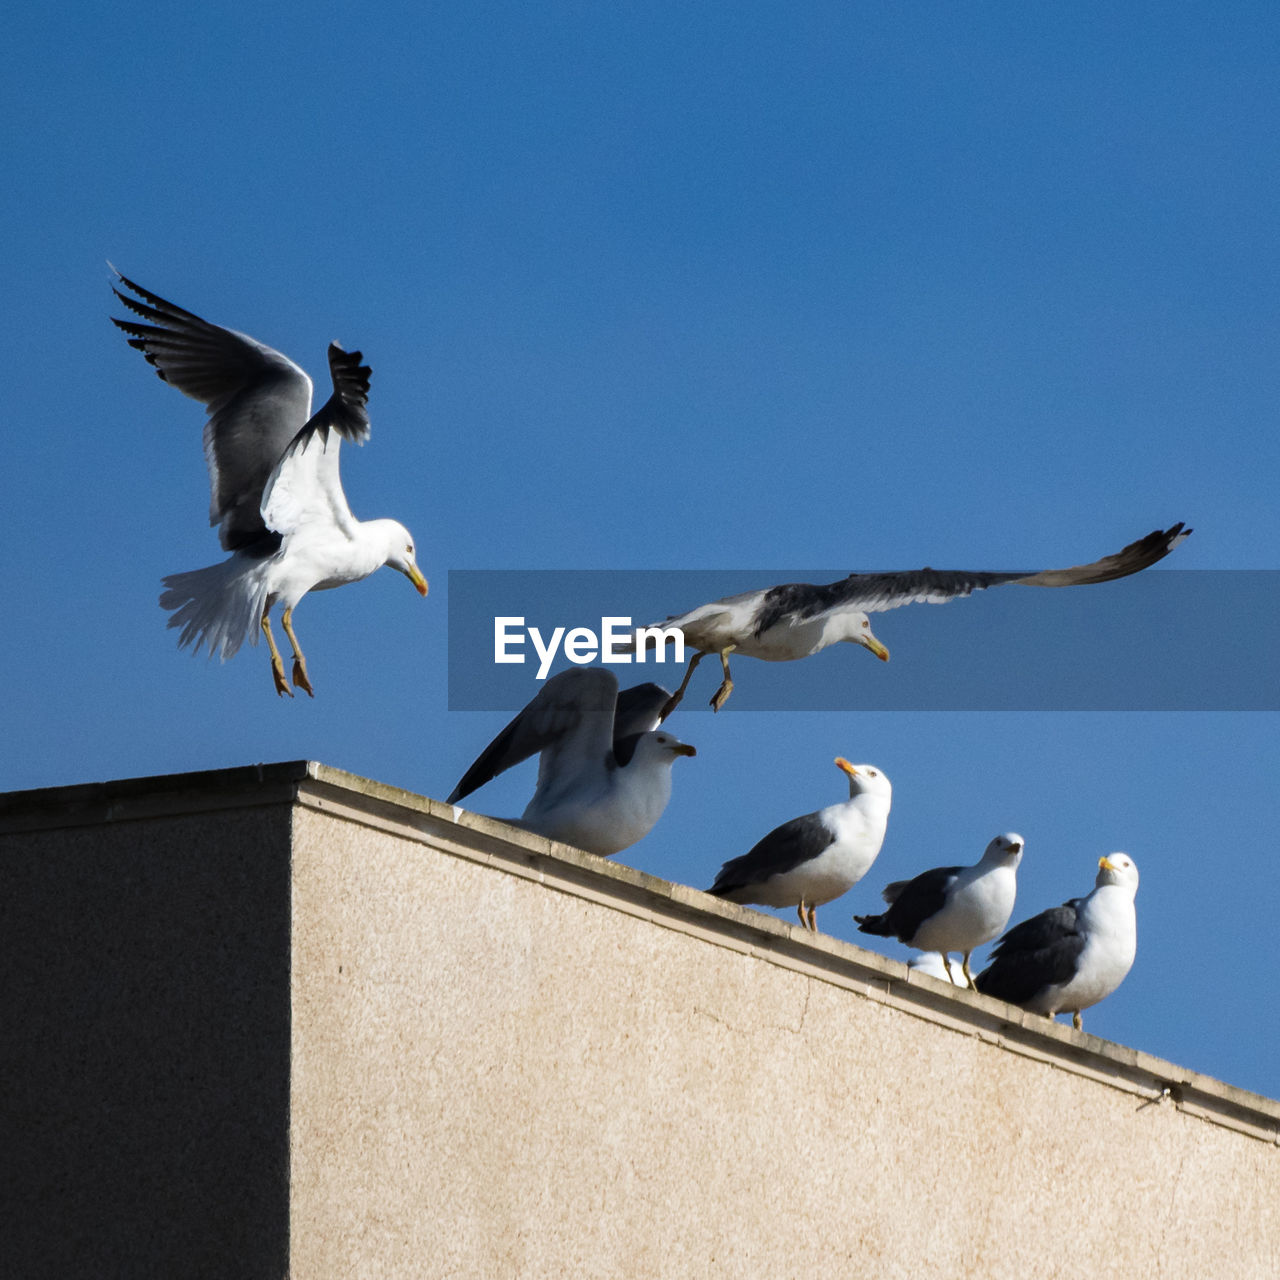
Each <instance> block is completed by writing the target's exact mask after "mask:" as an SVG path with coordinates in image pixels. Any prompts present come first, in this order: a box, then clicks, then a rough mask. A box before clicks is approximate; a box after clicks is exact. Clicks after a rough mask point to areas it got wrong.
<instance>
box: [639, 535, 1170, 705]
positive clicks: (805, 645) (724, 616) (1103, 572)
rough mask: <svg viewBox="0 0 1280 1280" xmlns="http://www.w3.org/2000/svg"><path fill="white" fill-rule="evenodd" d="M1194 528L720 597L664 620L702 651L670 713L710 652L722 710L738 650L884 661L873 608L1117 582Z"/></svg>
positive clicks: (764, 655) (770, 657)
mask: <svg viewBox="0 0 1280 1280" xmlns="http://www.w3.org/2000/svg"><path fill="white" fill-rule="evenodd" d="M1190 535H1191V530H1190V529H1187V528H1186V527H1185V526H1184V525H1182V524H1181V523H1179V524H1175V525H1174V526H1173V527H1172V528H1170V529H1164V530H1160V529H1157V530H1156V531H1155V532H1154V533H1149V534H1147V536H1146V537H1145V538H1139V539H1138V541H1137V542H1133V543H1130V544H1129V546H1127V547H1125V549H1124V550H1123V551H1120V552H1117V553H1116V554H1115V555H1112V556H1104V557H1103V559H1101V560H1095V561H1094V562H1093V563H1092V564H1082V565H1077V566H1076V567H1075V568H1072V569H1044V570H1041V571H1039V572H1034V571H1032V570H1026V569H1019V570H1015V571H1009V572H968V571H966V570H943V569H913V570H905V571H903V572H901V573H851V574H850V575H849V576H848V577H847V578H841V579H840V581H839V582H832V583H828V584H827V585H825V586H814V585H812V584H810V583H807V582H789V583H786V584H785V585H783V586H779V587H768V588H765V589H764V590H761V591H747V592H744V593H743V594H741V595H736V596H726V597H725V598H724V599H723V600H713V601H712V602H711V603H710V604H704V605H699V606H698V608H696V609H691V610H690V611H689V612H688V613H681V614H677V615H673V616H672V617H670V618H668V619H667V621H666V622H664V623H660V624H657V625H659V626H661V627H663V628H672V627H679V628H680V630H681V631H682V632H683V633H684V642H685V644H686V645H687V646H688V647H690V648H692V649H694V650H696V652H695V653H694V655H693V657H692V659H691V660H690V662H689V666H688V669H687V670H686V671H685V675H684V680H683V681H682V682H681V685H680V688H679V689H677V690H676V692H675V694H674V695H673V696H672V699H671V702H670V703H669V704H668V706H667V714H668V715H670V714H671V712H672V711H674V710H675V708H676V706H677V705H678V704H679V702H680V699H681V698H683V697H684V691H685V689H687V688H688V686H689V678H690V676H692V675H693V672H694V669H695V668H696V667H697V665H698V663H699V662H701V661H702V659H703V658H704V657H706V655H707V654H709V653H716V654H719V655H720V665H721V668H722V669H723V672H724V679H723V680H722V681H721V684H720V687H719V688H718V689H717V690H716V692H715V696H714V697H713V698H712V699H711V706H712V709H713V710H715V711H719V710H720V708H721V707H723V706H724V704H725V703H726V702H727V701H728V698H729V694H730V693H732V692H733V678H732V677H731V676H730V674H729V655H730V654H731V653H737V654H741V655H743V656H744V657H748V658H761V659H763V660H764V661H765V662H792V661H794V660H795V659H797V658H807V657H809V655H810V654H814V653H817V652H818V651H819V650H820V649H825V648H827V646H828V645H833V644H838V643H840V642H841V641H848V642H849V643H851V644H859V645H862V647H863V648H865V649H870V650H871V652H872V653H874V654H875V655H876V657H877V658H879V659H880V660H881V661H882V662H887V661H888V660H889V650H888V649H886V648H885V647H884V645H882V644H881V643H880V641H879V640H877V639H876V637H875V636H874V635H872V634H871V621H870V619H869V618H868V617H867V615H868V614H870V613H883V612H884V611H885V610H887V609H896V608H898V607H899V606H900V605H904V604H915V603H919V602H926V603H928V604H945V603H946V602H947V601H948V600H954V599H956V598H957V597H960V596H967V595H970V594H972V593H973V592H974V591H982V590H985V589H986V588H987V587H998V586H1000V585H1001V584H1003V583H1006V582H1013V583H1018V584H1019V585H1021V586H1024V587H1078V586H1083V585H1085V584H1087V583H1092V582H1109V581H1110V580H1111V579H1113V578H1125V577H1128V576H1129V574H1131V573H1137V572H1138V571H1139V570H1141V569H1146V568H1148V567H1149V566H1150V565H1153V564H1155V563H1156V561H1157V560H1163V559H1164V557H1165V556H1167V555H1168V554H1169V552H1170V551H1172V550H1173V549H1174V547H1176V546H1177V545H1178V543H1180V542H1182V541H1183V540H1184V539H1185V538H1188V537H1189V536H1190ZM632 643H633V644H634V637H633V640H632ZM619 647H620V648H623V647H625V646H619Z"/></svg>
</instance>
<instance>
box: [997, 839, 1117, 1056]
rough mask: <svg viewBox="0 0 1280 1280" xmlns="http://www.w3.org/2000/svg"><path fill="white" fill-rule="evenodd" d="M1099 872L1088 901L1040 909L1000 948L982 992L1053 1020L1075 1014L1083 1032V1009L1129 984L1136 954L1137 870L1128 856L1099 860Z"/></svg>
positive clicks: (1012, 931) (1076, 900)
mask: <svg viewBox="0 0 1280 1280" xmlns="http://www.w3.org/2000/svg"><path fill="white" fill-rule="evenodd" d="M1098 868H1099V870H1098V879H1097V882H1096V887H1095V888H1094V891H1093V892H1092V893H1091V894H1089V895H1088V897H1085V898H1072V899H1071V901H1070V902H1064V903H1063V904H1062V906H1060V907H1053V908H1051V909H1050V910H1048V911H1042V912H1041V913H1040V914H1039V915H1038V916H1032V917H1031V919H1030V920H1024V921H1023V922H1022V923H1021V924H1019V925H1015V926H1014V927H1013V928H1012V929H1010V930H1009V932H1008V933H1006V934H1005V935H1004V937H1003V938H1001V939H1000V941H999V942H997V943H996V945H995V947H994V949H993V950H992V953H991V963H990V964H989V965H988V966H987V967H986V968H985V969H984V970H983V971H982V972H981V973H980V974H978V978H977V983H976V986H977V989H978V990H979V991H981V992H983V993H984V994H986V995H989V996H995V997H996V998H997V999H1000V1000H1007V1001H1008V1002H1009V1003H1010V1004H1016V1005H1021V1006H1022V1008H1024V1009H1027V1010H1029V1011H1030V1012H1031V1013H1043V1014H1045V1015H1046V1016H1047V1017H1048V1018H1050V1019H1052V1018H1053V1016H1054V1015H1055V1014H1058V1013H1070V1014H1071V1015H1072V1019H1071V1024H1072V1026H1074V1027H1075V1029H1076V1030H1077V1031H1079V1030H1080V1029H1081V1027H1082V1025H1083V1022H1082V1019H1081V1017H1080V1011H1081V1010H1082V1009H1088V1008H1089V1007H1090V1006H1091V1005H1095V1004H1097V1003H1098V1001H1099V1000H1103V999H1105V998H1106V997H1107V996H1109V995H1110V994H1111V993H1112V992H1113V991H1114V990H1115V989H1116V988H1117V987H1118V986H1119V985H1120V984H1121V982H1123V981H1124V977H1125V974H1127V973H1128V972H1129V970H1130V968H1132V966H1133V958H1134V956H1135V955H1136V954H1137V950H1138V920H1137V913H1136V912H1135V911H1134V906H1133V899H1134V895H1135V894H1136V893H1137V892H1138V868H1137V867H1136V866H1134V863H1133V859H1132V858H1131V857H1129V855H1128V854H1126V853H1110V854H1108V855H1107V856H1106V857H1105V858H1100V859H1099V860H1098Z"/></svg>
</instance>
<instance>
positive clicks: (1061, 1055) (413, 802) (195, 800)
mask: <svg viewBox="0 0 1280 1280" xmlns="http://www.w3.org/2000/svg"><path fill="white" fill-rule="evenodd" d="M294 804H297V805H301V806H304V807H309V808H313V809H317V810H323V811H325V812H327V813H329V814H331V815H334V816H338V817H342V818H345V819H347V820H349V821H352V822H357V823H361V824H364V825H366V826H369V827H371V828H374V829H377V830H382V831H386V832H389V833H392V834H394V835H397V836H400V837H404V838H408V839H412V840H418V841H420V842H422V843H424V844H430V845H432V846H433V847H434V848H436V849H439V850H442V851H444V852H446V853H448V854H450V855H452V856H455V857H458V858H463V859H467V860H469V861H472V862H476V863H481V864H483V865H486V866H489V867H491V868H494V869H496V870H499V871H502V872H505V873H506V874H508V875H515V876H520V877H523V878H524V879H527V880H532V881H535V882H537V883H540V884H542V885H544V886H545V887H546V888H548V889H550V890H552V891H555V892H559V893H566V894H571V895H573V896H576V897H578V898H582V899H586V900H589V901H591V902H594V903H596V904H597V905H600V906H603V907H606V908H609V909H611V910H614V911H621V912H624V913H626V914H628V915H632V916H638V917H641V918H643V919H645V920H648V921H650V922H652V923H654V924H656V925H658V926H660V927H663V928H667V929H672V930H675V931H677V932H680V933H683V934H686V935H689V936H693V937H697V938H700V939H702V940H703V941H704V942H706V943H707V944H709V945H712V946H719V947H727V948H730V949H732V950H735V951H738V952H745V953H748V954H750V955H752V956H754V957H756V958H758V959H760V960H763V961H765V962H767V963H771V964H776V965H780V966H782V967H784V968H787V969H791V970H795V971H798V972H801V973H804V974H806V975H808V976H809V977H811V978H814V979H817V980H819V981H823V982H828V983H830V984H831V985H832V986H835V987H839V988H843V989H844V990H846V991H848V992H850V993H851V994H852V995H854V996H857V997H859V998H861V999H867V1000H873V1001H876V1002H878V1003H880V1004H883V1005H887V1006H891V1007H893V1008H895V1009H898V1010H900V1011H901V1012H903V1013H906V1014H909V1015H911V1016H912V1017H916V1018H921V1019H923V1020H925V1021H927V1022H931V1023H934V1024H936V1025H939V1026H942V1027H945V1028H947V1029H948V1030H950V1031H952V1032H955V1033H958V1034H960V1035H969V1036H975V1037H977V1038H979V1039H980V1040H982V1041H984V1042H986V1043H988V1044H992V1045H996V1046H998V1047H1000V1048H1002V1049H1005V1050H1007V1051H1009V1052H1010V1053H1015V1054H1019V1055H1022V1056H1024V1057H1028V1058H1033V1059H1036V1060H1038V1061H1040V1062H1043V1063H1046V1064H1048V1065H1050V1066H1052V1067H1055V1068H1058V1069H1060V1070H1063V1071H1068V1072H1072V1073H1074V1074H1076V1075H1081V1076H1085V1077H1088V1078H1090V1079H1093V1080H1096V1081H1098V1082H1100V1083H1102V1084H1105V1085H1108V1086H1110V1087H1112V1088H1115V1089H1119V1090H1122V1091H1124V1092H1126V1093H1130V1094H1133V1095H1135V1096H1136V1097H1139V1098H1142V1099H1144V1100H1145V1101H1146V1102H1148V1103H1149V1104H1150V1105H1152V1106H1172V1107H1176V1108H1177V1109H1178V1110H1179V1111H1180V1112H1183V1113H1185V1114H1187V1115H1191V1116H1195V1117H1198V1118H1200V1119H1203V1120H1206V1121H1209V1122H1210V1123H1212V1124H1218V1125H1223V1126H1225V1127H1227V1128H1229V1129H1232V1130H1235V1131H1237V1132H1240V1133H1243V1134H1247V1135H1249V1136H1251V1137H1254V1138H1257V1139H1259V1140H1261V1141H1264V1142H1267V1143H1270V1144H1272V1145H1280V1102H1277V1101H1275V1100H1273V1099H1271V1098H1267V1097H1264V1096H1262V1095H1260V1094H1256V1093H1251V1092H1249V1091H1248V1090H1245V1089H1238V1088H1236V1087H1234V1086H1232V1085H1228V1084H1224V1083H1222V1082H1221V1081H1219V1080H1215V1079H1213V1078H1212V1077H1210V1076H1205V1075H1201V1074H1200V1073H1198V1072H1195V1071H1189V1070H1187V1069H1186V1068H1184V1067H1179V1066H1176V1065H1174V1064H1173V1063H1171V1062H1166V1061H1164V1060H1163V1059H1160V1058H1156V1057H1153V1056H1152V1055H1150V1054H1147V1053H1143V1052H1141V1051H1140V1050H1138V1049H1132V1048H1129V1047H1127V1046H1125V1045H1121V1044H1116V1043H1114V1042H1112V1041H1109V1040H1102V1039H1100V1038H1099V1037H1097V1036H1092V1035H1089V1034H1088V1033H1087V1032H1081V1031H1076V1030H1074V1029H1073V1028H1071V1027H1069V1026H1067V1025H1065V1024H1061V1023H1057V1022H1050V1021H1048V1020H1047V1019H1045V1018H1043V1017H1041V1016H1039V1015H1036V1014H1030V1013H1026V1012H1024V1011H1022V1010H1021V1009H1018V1008H1016V1007H1014V1006H1013V1005H1008V1004H1005V1003H1004V1002H1003V1001H1000V1000H995V999H992V998H991V997H989V996H982V995H978V994H977V993H976V992H971V991H962V990H960V989H958V988H955V987H952V986H950V985H949V984H947V983H945V982H941V981H939V980H938V979H935V978H932V977H929V976H928V975H926V974H920V973H916V972H915V971H913V970H909V969H908V968H907V966H906V965H905V964H903V963H902V962H901V961H898V960H892V959H889V958H888V957H885V956H881V955H879V954H877V953H875V952H872V951H867V950H864V949H863V948H861V947H856V946H853V945H852V944H850V943H847V942H843V941H841V940H839V939H836V938H831V937H828V936H826V935H825V934H816V935H815V934H812V933H809V932H808V931H807V930H805V929H802V928H800V927H799V926H798V925H793V924H788V923H786V922H785V921H783V920H779V919H777V918H775V917H774V916H770V915H765V914H763V913H762V912H758V911H753V910H752V909H750V908H749V907H740V906H737V905H735V904H733V903H729V902H723V901H721V900H720V899H719V898H713V897H712V896H711V895H710V894H707V893H703V892H702V891H700V890H698V889H693V888H690V887H688V886H686V885H681V884H674V883H672V882H671V881H667V880H662V879H659V878H658V877H657V876H651V875H647V874H646V873H644V872H642V871H636V870H635V869H634V868H631V867H628V866H624V865H622V864H621V863H617V862H612V861H610V860H609V859H607V858H601V857H598V856H596V855H595V854H591V853H585V852H583V851H582V850H579V849H574V848H572V847H570V846H568V845H564V844H559V843H557V842H556V841H552V840H548V839H545V838H544V837H541V836H536V835H532V834H530V833H529V832H526V831H520V830H518V829H516V828H514V827H510V826H508V825H507V824H506V823H503V822H499V821H497V820H495V819H493V818H487V817H484V816H482V815H480V814H474V813H470V812H468V811H466V810H464V809H461V808H459V807H457V806H454V805H448V804H444V803H442V802H440V801H438V800H432V799H429V798H428V797H426V796H421V795H417V794H415V793H414V792H411V791H403V790H400V789H399V788H396V787H390V786H386V785H385V784H383V783H380V782H374V781H371V780H369V779H367V778H361V777H358V776H356V775H355V774H351V773H346V772H345V771H343V770H341V769H334V768H330V767H329V766H328V765H323V764H319V763H316V762H314V761H304V760H299V761H288V762H282V763H275V764H260V765H249V766H243V767H239V768H233V769H218V770H211V771H208V772H200V773H186V774H166V775H162V776H157V777H151V778H127V779H121V780H119V781H112V782H100V783H88V784H82V785H76V786H67V787H49V788H41V789H38V790H31V791H12V792H8V793H4V794H0V836H3V835H7V834H17V833H21V832H30V831H37V830H49V829H55V828H67V827H75V826H96V825H102V824H107V823H111V822H119V821H139V820H145V819H147V818H153V817H164V816H169V815H174V814H193V813H200V812H204V811H214V810H221V809H243V808H253V807H259V806H271V805H294Z"/></svg>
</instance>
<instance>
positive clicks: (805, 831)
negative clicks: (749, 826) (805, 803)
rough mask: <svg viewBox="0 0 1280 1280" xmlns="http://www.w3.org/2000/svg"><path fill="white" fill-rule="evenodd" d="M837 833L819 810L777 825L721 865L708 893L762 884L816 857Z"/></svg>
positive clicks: (720, 893) (729, 891)
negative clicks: (819, 814) (824, 820)
mask: <svg viewBox="0 0 1280 1280" xmlns="http://www.w3.org/2000/svg"><path fill="white" fill-rule="evenodd" d="M835 838H836V837H835V834H834V832H832V830H831V828H830V827H828V826H827V824H826V823H825V822H823V821H822V819H821V818H820V817H819V816H818V815H817V814H816V813H806V814H805V815H804V816H803V817H801V818H792V819H791V821H790V822H784V823H783V824H782V825H781V826H780V827H775V828H774V829H773V830H772V831H770V832H769V834H768V835H767V836H765V837H764V838H763V839H762V840H759V841H757V843H756V844H755V845H754V846H753V847H752V848H751V849H749V850H748V851H747V852H746V853H744V854H743V855H742V856H741V857H739V858H731V859H730V860H729V861H728V862H726V863H725V864H724V866H723V867H721V868H720V874H719V875H717V876H716V882H715V884H713V885H712V886H711V888H710V889H708V890H707V892H708V893H714V894H719V895H724V894H726V893H732V892H733V891H734V890H735V889H746V888H749V887H750V886H752V885H758V884H762V883H763V882H764V881H766V880H768V879H769V878H770V877H772V876H777V875H782V874H784V873H785V872H787V871H793V870H795V868H796V867H798V866H801V865H802V864H804V863H806V862H809V861H810V860H811V859H813V858H816V857H817V856H818V855H819V854H820V853H821V852H822V851H823V850H824V849H826V848H828V847H829V846H830V845H832V844H833V843H834V842H835Z"/></svg>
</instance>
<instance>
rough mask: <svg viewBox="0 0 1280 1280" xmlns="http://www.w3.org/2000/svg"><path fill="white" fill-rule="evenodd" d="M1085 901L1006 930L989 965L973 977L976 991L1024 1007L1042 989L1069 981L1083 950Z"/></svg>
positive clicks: (1052, 909) (1054, 908)
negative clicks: (1082, 925) (1082, 906)
mask: <svg viewBox="0 0 1280 1280" xmlns="http://www.w3.org/2000/svg"><path fill="white" fill-rule="evenodd" d="M1083 901H1084V899H1083V898H1072V900H1071V901H1070V902H1064V903H1063V904H1062V906H1060V907H1052V908H1050V909H1049V910H1048V911H1042V912H1041V913H1040V914H1039V915H1038V916H1032V917H1031V919H1030V920H1024V921H1023V922H1022V923H1021V924H1018V925H1015V926H1014V927H1013V928H1012V929H1010V930H1009V932H1008V933H1006V934H1005V935H1004V937H1003V938H1001V939H1000V941H999V942H997V943H996V945H995V947H994V948H993V949H992V952H991V963H990V964H989V965H988V966H987V967H986V968H985V969H984V970H983V971H982V972H981V973H980V974H978V976H977V978H976V979H975V982H976V983H977V987H978V990H979V991H982V992H985V993H986V994H987V995H989V996H995V997H997V998H998V999H1000V1000H1007V1001H1008V1002H1009V1003H1010V1004H1026V1003H1027V1001H1029V1000H1032V999H1034V997H1035V996H1036V995H1037V994H1038V993H1039V992H1041V991H1043V990H1044V988H1045V987H1049V986H1056V985H1057V984H1058V983H1061V982H1066V981H1068V980H1069V979H1070V978H1071V977H1072V976H1073V975H1074V974H1075V972H1076V965H1077V962H1078V961H1079V959H1080V953H1081V952H1082V951H1083V950H1084V944H1085V937H1084V934H1083V933H1082V932H1081V930H1080V906H1081V904H1082V903H1083Z"/></svg>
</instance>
